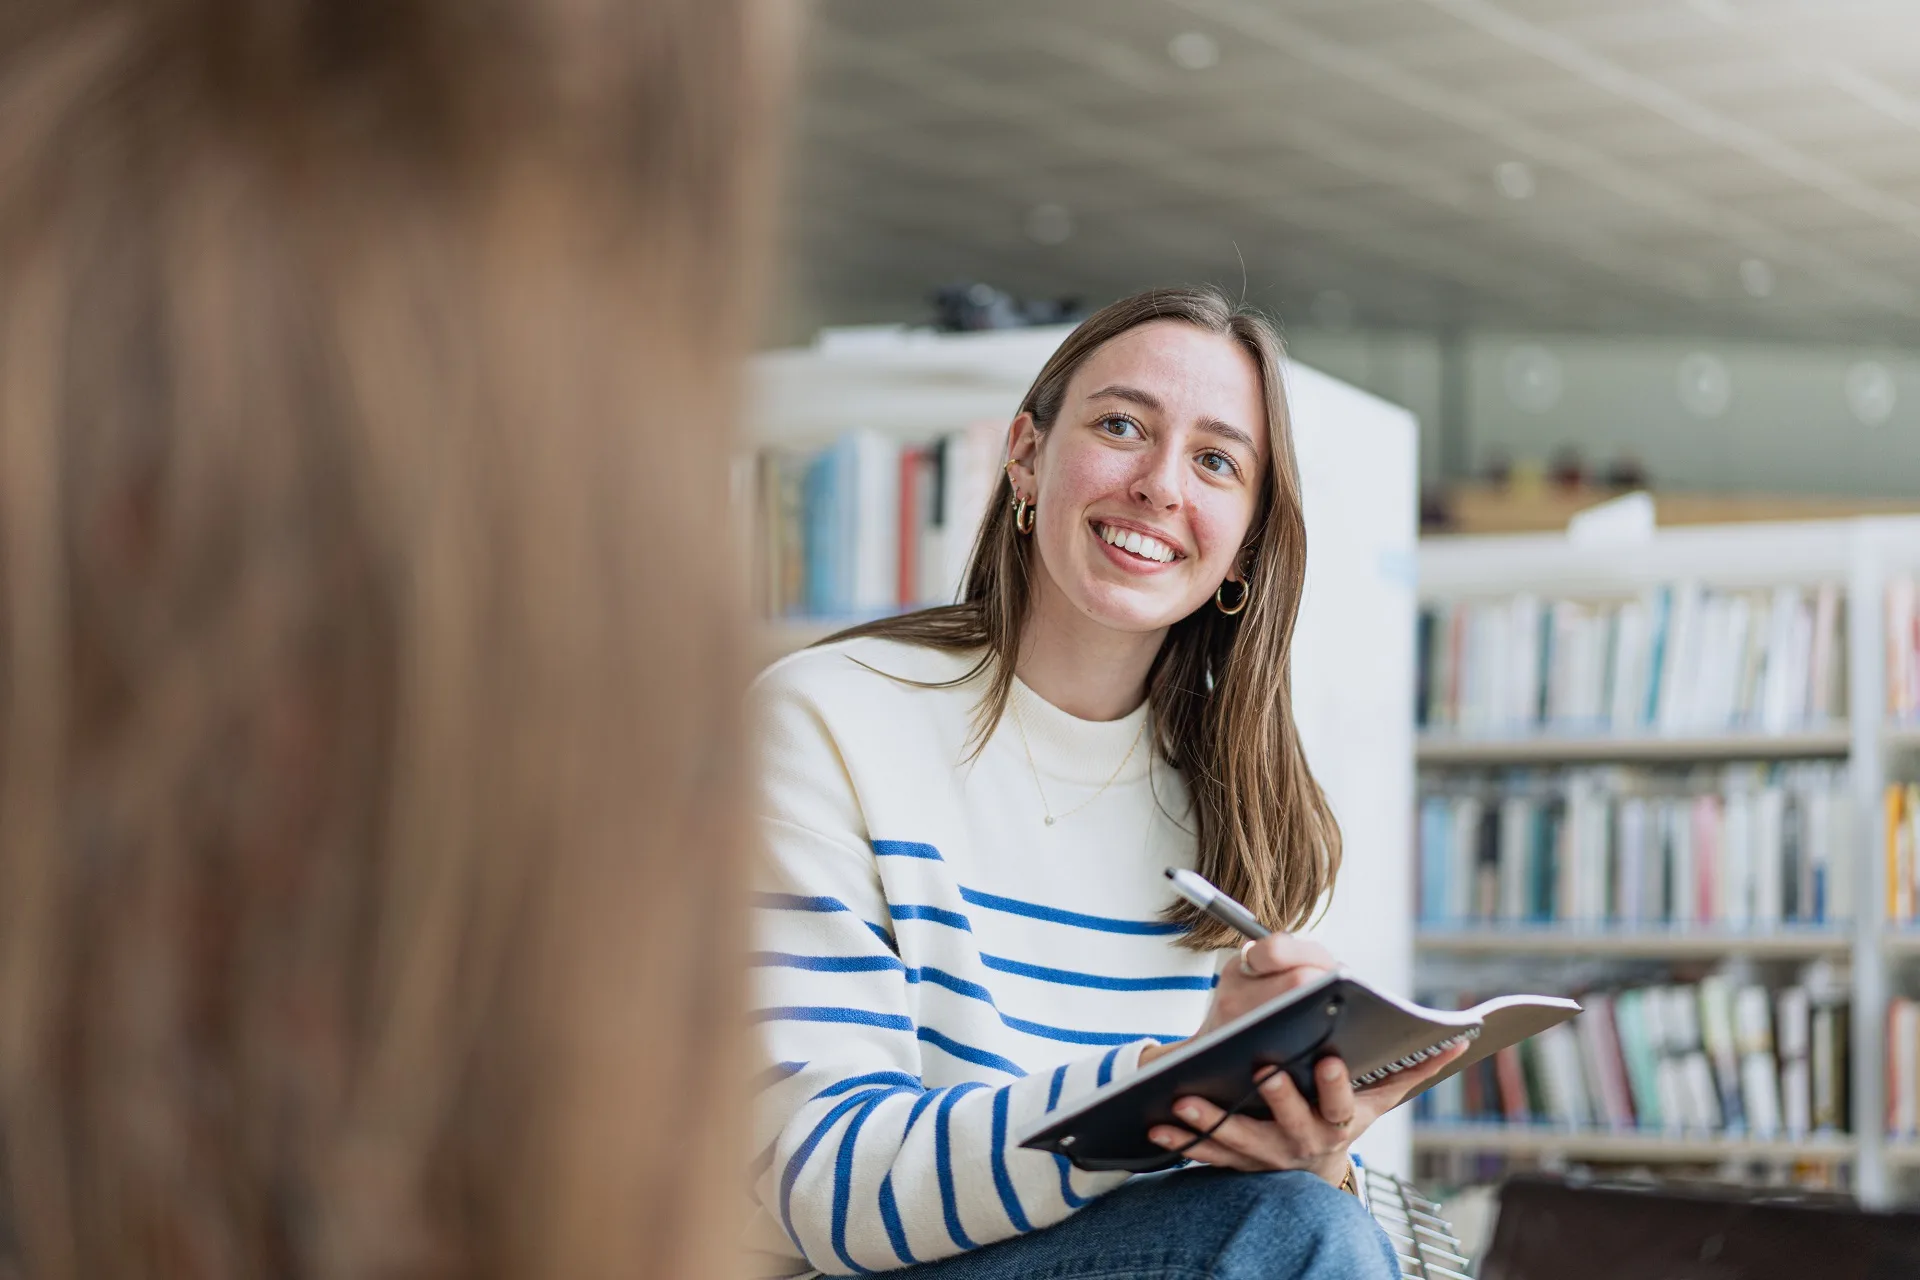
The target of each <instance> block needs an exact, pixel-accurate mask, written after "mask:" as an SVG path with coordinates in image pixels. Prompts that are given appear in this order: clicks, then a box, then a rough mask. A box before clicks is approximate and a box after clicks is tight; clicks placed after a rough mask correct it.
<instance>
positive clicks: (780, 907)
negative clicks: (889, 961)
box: [753, 893, 895, 951]
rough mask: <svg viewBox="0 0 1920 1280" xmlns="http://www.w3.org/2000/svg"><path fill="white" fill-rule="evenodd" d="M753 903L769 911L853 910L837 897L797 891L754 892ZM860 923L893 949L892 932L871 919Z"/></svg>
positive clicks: (849, 911)
mask: <svg viewBox="0 0 1920 1280" xmlns="http://www.w3.org/2000/svg"><path fill="white" fill-rule="evenodd" d="M753 905H754V906H756V907H764V908H766V909H767V910H769V911H813V912H830V911H845V912H847V913H849V914H851V913H852V911H853V908H852V907H849V906H848V905H847V904H846V903H844V902H842V901H840V899H838V898H831V897H818V898H809V897H805V896H802V895H801V894H797V893H756V894H754V895H753ZM860 923H861V924H864V925H866V926H867V928H869V929H871V930H873V936H874V937H876V938H878V939H880V941H881V943H882V944H884V945H885V946H886V948H887V950H889V951H892V950H894V949H895V948H894V945H893V935H892V934H890V933H888V932H887V931H886V930H885V929H883V928H881V927H880V926H879V925H877V924H875V923H874V922H873V921H871V920H862V921H861V922H860Z"/></svg>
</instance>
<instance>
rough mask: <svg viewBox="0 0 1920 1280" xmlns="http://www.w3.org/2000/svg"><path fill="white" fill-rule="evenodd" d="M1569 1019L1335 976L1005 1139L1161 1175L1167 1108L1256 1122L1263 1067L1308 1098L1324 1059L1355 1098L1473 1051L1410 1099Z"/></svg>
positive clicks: (1263, 1112)
mask: <svg viewBox="0 0 1920 1280" xmlns="http://www.w3.org/2000/svg"><path fill="white" fill-rule="evenodd" d="M1579 1012H1580V1006H1579V1005H1578V1004H1576V1003H1574V1002H1573V1001H1571V1000H1564V999H1561V998H1559V997H1557V996H1525V995H1517V996H1501V997H1499V998H1498V999H1494V1000H1488V1001H1485V1002H1483V1003H1481V1004H1477V1005H1475V1006H1474V1007H1473V1008H1471V1009H1464V1010H1457V1011H1456V1010H1448V1009H1429V1008H1426V1007H1425V1006H1423V1005H1418V1004H1415V1003H1413V1002H1412V1001H1410V1000H1402V999H1400V998H1399V997H1397V996H1392V995H1388V994H1387V993H1386V992H1384V991H1381V990H1379V989H1378V988H1376V987H1373V986H1370V985H1368V984H1367V983H1365V982H1363V981H1361V980H1360V979H1359V978H1357V977H1355V976H1354V975H1352V974H1351V973H1348V972H1346V971H1345V970H1334V971H1333V972H1330V973H1327V974H1325V975H1323V976H1322V977H1319V978H1316V979H1315V980H1313V981H1312V982H1309V983H1307V984H1306V985H1304V986H1300V987H1296V988H1294V989H1293V990H1292V991H1289V992H1287V993H1286V994H1285V995H1282V996H1277V997H1275V998H1274V999H1272V1000H1270V1001H1268V1002H1267V1003H1266V1004H1264V1005H1261V1006H1260V1007H1259V1008H1257V1009H1252V1010H1249V1011H1248V1012H1247V1013H1245V1014H1243V1015H1241V1016H1240V1017H1239V1018H1237V1019H1235V1020H1234V1021H1232V1022H1230V1023H1228V1024H1227V1025H1226V1026H1224V1027H1220V1028H1218V1029H1217V1030H1215V1031H1211V1032H1209V1033H1208V1034H1206V1035H1204V1036H1201V1037H1199V1038H1197V1039H1194V1040H1191V1041H1189V1042H1188V1043H1186V1044H1184V1045H1182V1046H1181V1047H1180V1048H1178V1049H1176V1050H1174V1051H1173V1052H1171V1053H1169V1054H1167V1055H1165V1056H1164V1057H1162V1058H1159V1059H1157V1060H1156V1061H1155V1062H1154V1063H1153V1064H1152V1065H1151V1066H1148V1067H1146V1068H1144V1069H1143V1070H1141V1071H1139V1072H1137V1073H1135V1074H1134V1075H1131V1076H1128V1077H1126V1078H1125V1079H1122V1080H1116V1081H1113V1082H1112V1083H1110V1084H1106V1085H1103V1086H1101V1087H1100V1088H1097V1089H1094V1090H1092V1091H1091V1092H1089V1093H1086V1094H1084V1095H1082V1096H1081V1097H1079V1098H1074V1099H1067V1100H1065V1101H1063V1102H1062V1103H1061V1104H1060V1105H1059V1106H1058V1107H1057V1108H1056V1109H1055V1110H1053V1111H1051V1112H1049V1113H1048V1114H1047V1115H1045V1116H1042V1117H1040V1119H1039V1120H1038V1121H1036V1122H1035V1123H1033V1124H1032V1125H1030V1126H1028V1128H1027V1129H1026V1130H1025V1131H1023V1132H1022V1133H1020V1134H1019V1135H1018V1136H1017V1139H1016V1140H1017V1141H1018V1142H1019V1144H1020V1145H1021V1146H1023V1147H1034V1148H1037V1149H1040V1150H1044V1151H1057V1152H1059V1153H1060V1154H1061V1155H1063V1156H1065V1157H1067V1159H1069V1160H1071V1161H1073V1163H1074V1164H1076V1165H1078V1166H1079V1167H1080V1168H1082V1169H1087V1170H1090V1171H1099V1170H1113V1169H1128V1170H1132V1171H1134V1172H1147V1171H1149V1170H1153V1169H1163V1168H1167V1167H1170V1166H1172V1165H1174V1164H1177V1163H1178V1162H1179V1159H1180V1158H1179V1157H1178V1156H1176V1155H1173V1154H1172V1153H1170V1152H1168V1151H1166V1150H1164V1149H1162V1148H1160V1147H1157V1146H1155V1145H1154V1144H1153V1143H1151V1142H1149V1141H1148V1140H1147V1130H1148V1129H1150V1128H1151V1127H1152V1126H1154V1125H1157V1124H1171V1125H1176V1126H1179V1127H1181V1128H1185V1127H1186V1126H1185V1125H1183V1124H1181V1122H1180V1121H1179V1120H1176V1119H1175V1118H1174V1115H1173V1103H1174V1101H1175V1100H1176V1099H1179V1098H1186V1097H1201V1098H1206V1099H1208V1100H1209V1101H1211V1102H1213V1103H1214V1104H1216V1105H1217V1106H1220V1107H1222V1108H1224V1109H1226V1110H1230V1111H1236V1110H1237V1111H1238V1112H1239V1113H1240V1114H1242V1115H1250V1116H1255V1117H1257V1118H1260V1119H1266V1118H1268V1111H1267V1109H1266V1106H1265V1104H1264V1103H1262V1101H1261V1099H1260V1094H1259V1092H1258V1091H1257V1090H1256V1089H1255V1087H1254V1083H1253V1076H1254V1073H1255V1072H1257V1071H1260V1070H1261V1069H1263V1068H1265V1067H1267V1066H1277V1067H1279V1068H1280V1069H1281V1070H1283V1071H1285V1072H1286V1073H1287V1074H1288V1075H1290V1076H1292V1077H1293V1081H1294V1083H1295V1084H1297V1085H1299V1086H1300V1090H1301V1092H1302V1093H1304V1094H1306V1096H1307V1097H1308V1098H1310V1099H1311V1098H1313V1097H1315V1089H1314V1080H1313V1067H1314V1064H1315V1063H1317V1062H1318V1061H1320V1059H1322V1058H1325V1057H1328V1056H1330V1055H1335V1056H1338V1057H1339V1058H1341V1059H1342V1060H1343V1061H1344V1062H1345V1063H1346V1064H1347V1069H1348V1070H1349V1071H1351V1072H1352V1073H1353V1085H1354V1088H1356V1089H1365V1088H1367V1087H1368V1086H1371V1085H1377V1084H1380V1083H1381V1082H1382V1081H1384V1080H1386V1079H1388V1078H1389V1077H1391V1076H1393V1075H1395V1074H1397V1073H1399V1072H1401V1071H1404V1070H1406V1069H1407V1068H1409V1067H1412V1066H1415V1065H1416V1064H1418V1063H1421V1062H1424V1061H1426V1060H1427V1059H1428V1058H1430V1057H1432V1056H1433V1055H1434V1054H1436V1053H1440V1052H1443V1051H1445V1050H1446V1049H1448V1048H1451V1047H1452V1046H1453V1045H1455V1044H1458V1043H1460V1042H1462V1041H1471V1042H1472V1044H1473V1047H1472V1048H1470V1049H1468V1050H1467V1052H1465V1053H1463V1054H1461V1055H1460V1057H1459V1058H1458V1059H1456V1060H1455V1061H1453V1062H1451V1063H1449V1064H1448V1065H1447V1069H1446V1070H1445V1071H1443V1072H1441V1073H1440V1074H1439V1075H1437V1076H1435V1077H1434V1078H1433V1079H1432V1080H1429V1081H1426V1082H1425V1083H1424V1084H1423V1085H1422V1086H1421V1088H1420V1089H1416V1090H1415V1091H1414V1093H1415V1094H1417V1093H1421V1092H1424V1091H1425V1090H1426V1089H1428V1088H1431V1087H1432V1086H1433V1085H1435V1084H1438V1083H1439V1082H1440V1081H1441V1080H1444V1079H1446V1078H1447V1077H1448V1076H1450V1075H1452V1074H1454V1073H1455V1072H1456V1071H1459V1070H1460V1069H1461V1068H1463V1067H1467V1066H1470V1065H1472V1064H1473V1063H1475V1062H1478V1061H1479V1060H1480V1059H1482V1058H1484V1057H1486V1056H1488V1055H1489V1054H1492V1053H1494V1052H1496V1051H1498V1050H1500V1049H1504V1048H1506V1047H1507V1046H1508V1045H1511V1044H1518V1043H1519V1042H1520V1041H1522V1040H1524V1039H1526V1038H1527V1037H1528V1036H1531V1035H1537V1034H1538V1033H1540V1032H1542V1031H1545V1030H1546V1029H1547V1028H1548V1027H1551V1026H1555V1025H1557V1024H1559V1023H1562V1022H1565V1021H1566V1020H1567V1019H1569V1018H1571V1017H1573V1016H1574V1015H1575V1014H1577V1013H1579ZM1407 1096H1408V1097H1412V1096H1414V1094H1409V1095H1407Z"/></svg>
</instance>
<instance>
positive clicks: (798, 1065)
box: [753, 1062, 807, 1093]
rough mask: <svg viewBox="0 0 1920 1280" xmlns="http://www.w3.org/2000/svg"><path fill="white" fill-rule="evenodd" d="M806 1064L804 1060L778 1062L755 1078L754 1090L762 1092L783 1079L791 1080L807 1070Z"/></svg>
mask: <svg viewBox="0 0 1920 1280" xmlns="http://www.w3.org/2000/svg"><path fill="white" fill-rule="evenodd" d="M806 1065H807V1064H806V1063H804V1062H776V1063H774V1064H773V1065H772V1066H770V1067H768V1068H767V1069H766V1070H765V1071H762V1072H761V1073H760V1074H759V1075H757V1076H755V1077H754V1078H753V1091H754V1092H755V1093H760V1092H763V1091H764V1090H767V1089H771V1088H773V1086H775V1085H777V1084H779V1083H780V1082H781V1081H782V1080H790V1079H792V1078H793V1077H794V1076H797V1075H799V1074H800V1072H801V1071H803V1070H805V1068H806Z"/></svg>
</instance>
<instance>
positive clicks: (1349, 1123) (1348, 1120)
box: [1327, 1116, 1353, 1129]
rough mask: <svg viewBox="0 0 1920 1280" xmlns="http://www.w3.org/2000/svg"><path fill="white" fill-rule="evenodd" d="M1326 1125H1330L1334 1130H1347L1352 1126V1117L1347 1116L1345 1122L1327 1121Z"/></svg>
mask: <svg viewBox="0 0 1920 1280" xmlns="http://www.w3.org/2000/svg"><path fill="white" fill-rule="evenodd" d="M1327 1123H1328V1124H1330V1125H1332V1126H1333V1127H1334V1128H1336V1129H1345V1128H1349V1127H1350V1126H1352V1124H1353V1117H1352V1116H1348V1117H1347V1118H1346V1119H1345V1120H1329V1121H1327Z"/></svg>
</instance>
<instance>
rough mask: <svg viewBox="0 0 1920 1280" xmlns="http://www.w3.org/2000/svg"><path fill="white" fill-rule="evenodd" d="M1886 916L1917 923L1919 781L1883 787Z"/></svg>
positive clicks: (1919, 913) (1919, 918) (1919, 895)
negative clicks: (1884, 791)
mask: <svg viewBox="0 0 1920 1280" xmlns="http://www.w3.org/2000/svg"><path fill="white" fill-rule="evenodd" d="M1885 795H1886V814H1887V832H1886V842H1887V843H1886V872H1887V918H1888V919H1889V920H1892V921H1893V922H1895V923H1896V924H1914V923H1917V922H1920V783H1912V782H1908V783H1898V782H1896V783H1894V784H1892V785H1891V786H1889V787H1888V788H1887V790H1886V793H1885Z"/></svg>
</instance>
